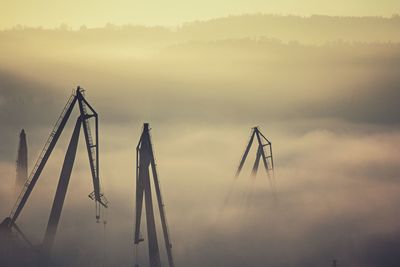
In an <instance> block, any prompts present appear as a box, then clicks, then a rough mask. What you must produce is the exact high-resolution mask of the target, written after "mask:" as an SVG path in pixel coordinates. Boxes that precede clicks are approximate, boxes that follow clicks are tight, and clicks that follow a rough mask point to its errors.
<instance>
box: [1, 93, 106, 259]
mask: <svg viewBox="0 0 400 267" xmlns="http://www.w3.org/2000/svg"><path fill="white" fill-rule="evenodd" d="M76 104H78V106H79V112H80V115H79V117H78V118H77V120H76V123H75V127H74V130H73V133H72V137H71V140H70V143H69V145H68V149H67V152H66V155H65V159H64V163H63V166H62V170H61V173H60V178H59V181H58V185H57V190H56V194H55V196H54V201H53V205H52V208H51V212H50V216H49V220H48V223H47V228H46V232H45V236H44V239H43V243H42V246H41V248H42V249H41V253H40V255H41V259H43V260H44V261H47V259H48V258H49V255H50V252H51V248H52V246H53V243H54V240H55V235H56V231H57V227H58V223H59V220H60V217H61V211H62V208H63V204H64V200H65V196H66V192H67V188H68V183H69V180H70V176H71V172H72V167H73V164H74V160H75V155H76V150H77V146H78V141H79V133H80V129H81V127H82V128H83V133H84V137H85V141H86V148H87V152H88V157H89V166H90V171H91V176H92V180H93V188H94V190H93V192H92V193H90V194H89V197H90V198H91V199H92V200H94V201H95V206H96V219H97V221H99V219H100V209H101V207H104V208H107V207H108V201H107V199H106V198H105V196H104V194H103V193H102V192H101V190H100V179H99V136H98V114H97V113H96V111H95V110H94V109H93V107H92V106H91V105H90V104H89V103H88V102H87V101H86V99H85V97H84V90H83V88H81V87H79V86H78V87H77V89H76V90H75V91H74V92H73V93H72V95H71V97H70V98H69V99H68V101H67V104H66V105H65V107H64V109H63V110H62V112H61V115H60V116H59V118H58V120H57V122H56V124H55V125H54V128H53V130H52V132H51V133H50V136H49V137H48V139H47V141H46V143H45V145H44V148H43V149H42V151H41V153H40V155H39V158H38V159H37V161H36V164H35V165H34V167H33V169H32V171H31V173H30V175H29V177H28V179H27V180H26V182H25V184H24V186H23V188H22V191H21V193H20V195H19V197H18V199H17V201H16V203H15V205H14V207H13V208H12V210H11V213H10V215H9V216H8V217H7V218H5V219H4V220H3V222H2V223H1V225H0V230H1V232H2V233H7V234H11V232H12V229H15V230H16V231H17V233H19V234H20V236H21V237H22V238H23V239H24V240H25V241H26V242H27V243H28V244H30V245H31V243H30V242H29V240H28V238H27V237H26V236H25V235H24V233H23V232H22V231H21V229H20V228H19V227H18V225H17V224H16V221H17V219H18V217H19V215H20V214H21V212H22V210H23V208H24V206H25V204H26V203H27V201H28V199H29V196H30V195H31V193H32V191H33V189H34V187H35V184H36V183H37V181H38V180H39V178H40V175H41V173H42V171H43V169H44V167H45V165H46V163H47V160H48V159H49V157H50V155H51V153H52V151H53V149H54V147H55V146H56V144H57V141H58V139H59V137H60V136H61V134H62V132H63V130H64V127H65V125H66V123H67V121H68V119H69V117H70V115H71V113H72V111H73V109H74V107H75V106H76ZM90 120H94V124H95V133H94V139H93V137H92V133H91V129H90ZM1 238H4V236H3V237H1Z"/></svg>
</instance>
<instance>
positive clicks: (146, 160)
mask: <svg viewBox="0 0 400 267" xmlns="http://www.w3.org/2000/svg"><path fill="white" fill-rule="evenodd" d="M150 168H151V172H152V176H153V181H154V187H155V193H156V196H157V203H158V208H159V212H160V219H161V226H162V230H163V235H164V243H165V248H166V251H167V257H168V264H169V267H174V266H175V265H174V261H173V257H172V244H171V240H170V236H169V232H168V225H167V219H166V215H165V209H164V203H163V200H162V197H161V190H160V184H159V179H158V174H157V169H156V162H155V157H154V151H153V146H152V142H151V136H150V129H149V124H148V123H145V124H144V125H143V132H142V135H141V137H140V140H139V144H138V145H137V147H136V221H135V245H138V244H139V243H140V242H141V241H144V239H143V238H141V237H140V223H141V216H142V207H143V200H144V201H145V209H146V222H147V238H148V249H149V261H150V267H161V259H160V251H159V246H158V240H157V231H156V225H155V219H154V211H153V201H152V192H151V181H150V170H149V169H150Z"/></svg>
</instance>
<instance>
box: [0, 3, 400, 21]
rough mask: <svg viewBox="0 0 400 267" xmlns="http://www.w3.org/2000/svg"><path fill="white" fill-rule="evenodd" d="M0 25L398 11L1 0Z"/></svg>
mask: <svg viewBox="0 0 400 267" xmlns="http://www.w3.org/2000/svg"><path fill="white" fill-rule="evenodd" d="M0 6H1V11H0V13H1V16H0V28H10V27H13V26H15V25H17V24H22V25H28V26H43V27H57V26H59V25H60V24H62V23H66V24H68V25H70V26H71V27H74V28H78V27H80V26H81V25H86V26H89V27H99V26H103V25H105V24H107V23H114V24H142V25H168V26H175V25H179V24H181V23H183V22H186V21H193V20H205V19H210V18H214V17H222V16H228V15H240V14H244V13H259V12H261V13H272V14H281V15H287V14H293V15H301V16H309V15H312V14H322V15H331V16H335V15H337V16H385V17H390V16H392V15H393V14H397V13H399V12H400V3H399V1H396V0H383V1H378V0H366V1H363V0H350V1H346V0H338V1H335V2H334V3H332V1H327V0H323V1H316V0H303V1H294V0H282V1H271V0H268V1H264V0H250V1H245V0H234V1H225V0H224V1H221V0H218V1H212V0H205V1H194V0H190V1H181V0H172V1H154V0H153V1H145V2H143V1H138V0H133V1H130V0H115V1H108V0H97V1H95V0H86V1H79V0H72V1H66V0H57V1H51V0H37V1H24V0H15V1H13V0H1V1H0Z"/></svg>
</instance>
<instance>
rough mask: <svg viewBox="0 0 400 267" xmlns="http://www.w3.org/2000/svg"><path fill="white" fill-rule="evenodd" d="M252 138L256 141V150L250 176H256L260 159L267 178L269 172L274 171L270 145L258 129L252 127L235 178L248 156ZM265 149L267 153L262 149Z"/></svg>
mask: <svg viewBox="0 0 400 267" xmlns="http://www.w3.org/2000/svg"><path fill="white" fill-rule="evenodd" d="M254 137H255V138H256V139H257V143H258V148H257V154H256V159H255V161H254V164H253V169H252V171H251V173H252V175H253V176H256V175H257V172H258V167H259V165H260V160H261V159H262V162H263V164H264V167H265V171H266V172H267V174H268V176H270V172H271V171H273V170H274V160H273V157H272V143H271V142H270V141H269V140H268V139H267V138H266V137H265V136H264V135H263V134H262V133H261V132H260V129H259V128H258V127H253V128H252V130H251V135H250V140H249V142H248V144H247V146H246V149H245V151H244V153H243V156H242V158H241V160H240V163H239V167H238V169H237V171H236V177H238V176H239V174H240V171H241V170H242V168H243V165H244V163H245V161H246V158H247V155H248V154H249V151H250V148H251V145H252V144H253V141H254ZM265 147H268V149H267V151H265V149H264V148H265Z"/></svg>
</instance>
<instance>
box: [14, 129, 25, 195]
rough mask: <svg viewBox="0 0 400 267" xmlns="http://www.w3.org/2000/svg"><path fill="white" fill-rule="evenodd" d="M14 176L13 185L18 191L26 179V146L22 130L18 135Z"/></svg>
mask: <svg viewBox="0 0 400 267" xmlns="http://www.w3.org/2000/svg"><path fill="white" fill-rule="evenodd" d="M16 174H17V175H16V180H15V185H16V189H18V191H19V190H20V189H21V188H22V186H23V185H24V183H25V181H26V179H27V178H28V146H27V144H26V134H25V130H24V129H22V130H21V133H20V134H19V146H18V156H17V161H16Z"/></svg>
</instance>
